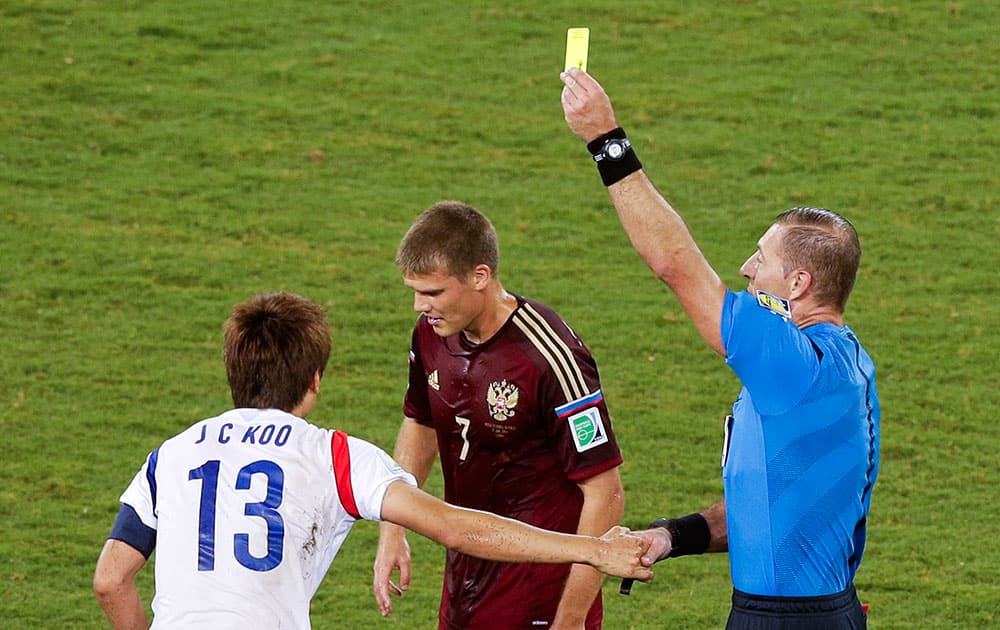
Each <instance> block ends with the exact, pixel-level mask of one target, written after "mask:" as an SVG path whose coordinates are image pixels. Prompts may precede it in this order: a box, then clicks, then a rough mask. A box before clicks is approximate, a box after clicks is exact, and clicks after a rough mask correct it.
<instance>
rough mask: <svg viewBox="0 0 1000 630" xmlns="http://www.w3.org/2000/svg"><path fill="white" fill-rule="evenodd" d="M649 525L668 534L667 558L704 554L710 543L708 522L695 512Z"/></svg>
mask: <svg viewBox="0 0 1000 630" xmlns="http://www.w3.org/2000/svg"><path fill="white" fill-rule="evenodd" d="M651 525H652V526H653V527H662V528H664V529H666V530H667V531H668V532H670V547H671V549H670V553H668V554H667V557H668V558H677V557H679V556H693V555H697V554H700V553H705V552H706V551H708V545H709V543H710V542H712V532H711V531H710V530H709V528H708V521H706V520H705V517H704V516H702V515H701V514H698V513H697V512H695V513H694V514H688V515H687V516H682V517H680V518H658V519H656V520H655V521H653V522H652V523H651Z"/></svg>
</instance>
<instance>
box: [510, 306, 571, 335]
mask: <svg viewBox="0 0 1000 630" xmlns="http://www.w3.org/2000/svg"><path fill="white" fill-rule="evenodd" d="M514 297H516V298H517V308H516V309H515V310H514V313H513V315H512V316H511V318H512V319H513V320H514V323H515V324H517V326H518V328H521V329H522V330H523V331H525V332H526V333H528V332H529V331H535V332H542V333H545V334H546V335H555V336H557V337H559V338H560V339H563V340H567V341H572V342H573V343H582V341H581V340H580V337H579V336H578V335H577V334H576V331H574V330H573V328H572V327H570V325H569V324H568V323H566V320H564V319H563V318H562V316H561V315H559V313H557V312H556V311H555V309H553V308H552V307H551V306H548V305H547V304H544V303H542V302H539V301H538V300H532V299H530V298H526V297H524V296H521V295H515V296H514Z"/></svg>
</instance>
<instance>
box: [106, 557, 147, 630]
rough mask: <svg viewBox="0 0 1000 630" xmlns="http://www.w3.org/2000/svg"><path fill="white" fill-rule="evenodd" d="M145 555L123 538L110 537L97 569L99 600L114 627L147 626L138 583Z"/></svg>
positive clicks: (133, 628) (132, 628)
mask: <svg viewBox="0 0 1000 630" xmlns="http://www.w3.org/2000/svg"><path fill="white" fill-rule="evenodd" d="M145 564H146V558H145V557H143V555H142V554H141V553H139V551H137V550H136V549H135V548H133V547H132V546H130V545H128V544H126V543H124V542H122V541H120V540H108V541H107V542H106V543H105V545H104V549H103V550H102V551H101V556H100V558H98V560H97V569H96V570H95V571H94V594H95V595H96V596H97V603H98V604H100V606H101V609H102V610H103V611H104V614H105V615H106V616H107V618H108V621H109V622H110V623H111V627H112V628H114V630H140V629H141V630H145V628H148V627H149V621H148V620H147V618H146V608H145V606H143V603H142V598H141V597H140V596H139V591H138V590H137V589H136V586H135V576H136V574H137V573H138V572H139V570H140V569H141V568H142V567H143V566H144V565H145Z"/></svg>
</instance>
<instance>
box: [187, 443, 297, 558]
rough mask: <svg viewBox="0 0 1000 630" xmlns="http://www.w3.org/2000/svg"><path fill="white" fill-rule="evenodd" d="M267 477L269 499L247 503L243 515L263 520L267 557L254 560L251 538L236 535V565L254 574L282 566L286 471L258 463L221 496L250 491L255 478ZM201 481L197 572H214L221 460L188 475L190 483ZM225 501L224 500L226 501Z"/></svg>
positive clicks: (245, 534)
mask: <svg viewBox="0 0 1000 630" xmlns="http://www.w3.org/2000/svg"><path fill="white" fill-rule="evenodd" d="M257 474H260V475H264V476H265V478H266V480H267V496H266V498H265V499H264V500H263V501H255V502H249V501H248V502H246V503H244V504H243V505H244V506H243V513H244V514H245V515H246V516H248V517H256V518H261V519H263V520H264V523H265V525H266V527H267V553H266V554H265V555H263V556H255V555H253V553H251V551H250V534H248V533H237V534H234V535H233V553H234V555H235V556H236V561H237V562H239V563H240V564H241V565H243V566H245V567H246V568H248V569H251V570H253V571H270V570H271V569H273V568H275V567H276V566H278V565H279V564H281V558H282V552H283V548H284V547H283V545H284V539H285V521H284V519H282V518H281V513H280V512H278V507H280V506H281V499H282V492H283V491H284V485H285V471H283V470H282V469H281V466H278V465H277V464H276V463H274V462H272V461H267V460H259V461H256V462H253V463H250V464H247V465H246V466H244V467H243V468H241V469H240V471H239V472H238V473H237V474H236V483H235V484H234V486H233V488H232V490H231V489H230V488H229V487H228V486H225V487H223V488H222V492H230V491H237V490H249V489H250V482H251V480H252V479H253V476H254V475H257ZM196 479H200V480H201V503H200V506H199V508H198V570H199V571H214V570H215V512H216V510H215V506H216V501H217V500H218V499H219V492H220V490H219V460H217V459H212V460H209V461H207V462H205V463H204V464H202V465H201V466H199V467H198V468H194V469H192V470H190V471H188V480H190V481H194V480H196ZM223 500H225V498H223Z"/></svg>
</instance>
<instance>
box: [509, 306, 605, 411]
mask: <svg viewBox="0 0 1000 630" xmlns="http://www.w3.org/2000/svg"><path fill="white" fill-rule="evenodd" d="M513 320H514V324H515V325H516V326H517V327H518V328H520V329H521V332H523V333H524V334H525V336H526V337H527V338H528V340H529V341H531V343H532V345H534V346H535V348H536V349H537V350H538V351H539V352H540V353H541V355H542V356H543V357H545V360H546V361H548V362H549V366H550V367H551V368H552V372H553V373H554V374H555V375H556V378H557V379H558V381H559V384H560V386H561V387H562V390H563V395H564V396H565V397H566V400H567V401H571V400H576V399H578V398H582V397H583V396H586V395H587V383H586V381H585V380H584V378H583V372H581V371H580V366H579V365H577V363H576V359H575V358H574V357H573V352H572V350H570V349H569V347H568V346H567V345H566V344H565V343H564V342H563V340H562V339H561V338H560V337H559V335H558V334H556V332H555V331H554V330H552V326H550V325H549V323H548V322H547V321H545V319H544V318H543V317H542V316H541V315H539V314H538V312H537V311H536V310H535V309H534V308H532V307H531V305H530V304H522V305H521V308H519V309H518V310H517V311H516V312H515V313H514V317H513Z"/></svg>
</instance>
